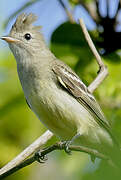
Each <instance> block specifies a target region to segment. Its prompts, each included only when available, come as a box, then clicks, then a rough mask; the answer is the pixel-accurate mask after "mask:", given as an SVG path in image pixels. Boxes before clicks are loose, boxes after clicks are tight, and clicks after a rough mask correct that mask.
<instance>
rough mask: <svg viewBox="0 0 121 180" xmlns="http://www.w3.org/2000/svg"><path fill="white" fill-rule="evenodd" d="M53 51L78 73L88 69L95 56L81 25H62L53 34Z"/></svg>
mask: <svg viewBox="0 0 121 180" xmlns="http://www.w3.org/2000/svg"><path fill="white" fill-rule="evenodd" d="M51 50H52V52H53V53H54V54H55V55H56V57H57V58H60V59H61V60H63V61H64V62H66V63H67V64H68V65H70V66H71V67H72V68H74V69H75V70H76V71H78V68H80V67H81V68H82V67H83V68H84V67H86V66H87V65H88V64H89V63H90V62H91V60H92V58H93V55H92V53H91V51H90V49H89V47H88V45H87V42H86V40H85V38H84V35H83V33H82V30H81V28H80V25H78V24H71V23H70V22H66V23H63V24H61V25H60V26H59V27H58V28H57V29H56V30H55V31H54V32H53V34H52V37H51Z"/></svg>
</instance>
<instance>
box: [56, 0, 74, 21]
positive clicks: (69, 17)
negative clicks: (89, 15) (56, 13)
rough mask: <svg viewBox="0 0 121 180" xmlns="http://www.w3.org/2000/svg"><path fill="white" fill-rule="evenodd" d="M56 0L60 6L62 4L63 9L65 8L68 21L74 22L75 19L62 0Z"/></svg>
mask: <svg viewBox="0 0 121 180" xmlns="http://www.w3.org/2000/svg"><path fill="white" fill-rule="evenodd" d="M58 1H59V2H60V4H61V6H62V7H63V9H64V10H65V12H66V15H67V17H68V19H69V21H70V22H71V23H75V20H74V18H73V15H72V13H70V11H69V10H68V9H67V8H66V6H65V4H64V2H63V1H62V0H58Z"/></svg>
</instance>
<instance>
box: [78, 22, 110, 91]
mask: <svg viewBox="0 0 121 180" xmlns="http://www.w3.org/2000/svg"><path fill="white" fill-rule="evenodd" d="M79 22H80V26H81V28H82V31H83V33H84V36H85V39H86V41H87V43H88V45H89V47H90V49H91V51H92V53H93V54H94V56H95V58H96V61H97V63H98V65H99V73H98V76H97V77H96V78H95V80H94V81H93V82H92V83H91V84H90V85H89V86H88V90H89V91H90V92H91V93H93V92H94V91H95V89H96V88H97V87H98V86H99V85H100V84H101V83H102V81H103V80H104V79H105V78H106V76H107V75H108V71H107V67H106V66H105V65H104V63H103V61H102V59H101V57H100V55H99V53H98V51H97V50H96V48H95V46H94V44H93V42H92V40H91V37H90V35H89V33H88V31H87V29H86V26H85V24H84V22H83V20H82V19H80V20H79Z"/></svg>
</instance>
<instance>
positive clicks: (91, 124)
mask: <svg viewBox="0 0 121 180" xmlns="http://www.w3.org/2000/svg"><path fill="white" fill-rule="evenodd" d="M53 88H56V87H53ZM53 88H52V87H49V88H48V89H46V88H45V89H44V88H43V89H41V90H40V91H38V92H39V93H38V95H37V94H35V95H32V96H31V97H27V98H28V101H29V103H30V105H31V107H32V110H33V111H34V113H35V114H36V115H37V116H38V118H39V119H40V121H41V122H42V123H43V124H44V125H45V126H46V127H47V128H48V129H49V130H50V131H52V132H53V133H54V134H55V135H56V136H57V137H59V138H60V139H61V140H71V139H72V137H73V136H75V135H76V134H77V133H79V134H80V138H79V139H78V142H79V144H81V145H85V146H89V147H91V148H101V145H104V144H110V145H111V144H112V140H111V138H110V136H109V134H108V133H107V132H106V131H105V130H104V129H103V128H100V126H99V125H98V124H97V122H96V121H95V120H94V118H93V117H92V115H91V114H90V113H89V112H88V111H87V110H86V109H85V108H84V107H83V106H82V105H81V104H80V103H79V102H78V101H77V100H76V99H75V98H74V97H73V96H71V95H70V94H67V92H65V91H63V92H62V90H61V89H56V91H55V93H53V91H52V89H53ZM60 94H61V96H60Z"/></svg>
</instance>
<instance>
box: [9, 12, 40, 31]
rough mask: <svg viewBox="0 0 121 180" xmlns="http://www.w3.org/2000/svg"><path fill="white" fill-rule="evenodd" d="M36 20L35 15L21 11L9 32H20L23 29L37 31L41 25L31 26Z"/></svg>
mask: <svg viewBox="0 0 121 180" xmlns="http://www.w3.org/2000/svg"><path fill="white" fill-rule="evenodd" d="M36 20H37V16H36V15H35V14H33V13H30V14H28V15H27V14H25V13H22V14H21V15H19V16H18V18H17V19H16V22H15V23H14V25H13V26H12V29H11V32H12V31H16V32H19V31H20V32H21V31H25V30H28V29H29V30H36V31H39V30H40V29H41V26H33V25H32V24H33V23H34V22H35V21H36Z"/></svg>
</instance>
